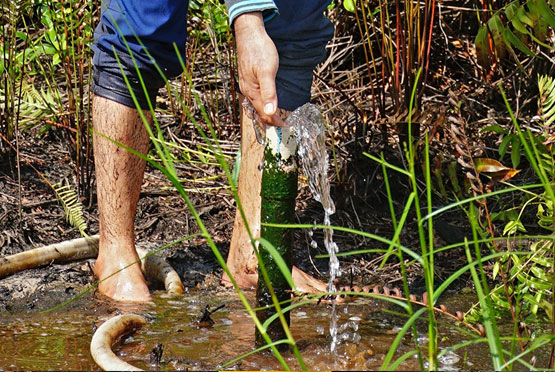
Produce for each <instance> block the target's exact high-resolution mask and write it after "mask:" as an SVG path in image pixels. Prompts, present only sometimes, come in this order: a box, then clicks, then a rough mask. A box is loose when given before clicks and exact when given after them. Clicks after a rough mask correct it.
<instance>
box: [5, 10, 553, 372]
mask: <svg viewBox="0 0 555 372" xmlns="http://www.w3.org/2000/svg"><path fill="white" fill-rule="evenodd" d="M0 8H1V9H0V27H1V33H0V256H6V255H10V254H14V253H18V252H21V251H25V250H28V249H31V248H35V247H37V246H42V245H47V244H52V243H56V242H61V241H65V240H69V239H72V238H76V237H79V236H81V235H87V234H89V235H93V234H95V233H96V231H97V228H98V222H97V218H96V213H97V212H96V199H95V198H96V196H95V178H94V167H93V159H92V156H93V154H92V146H91V140H92V135H91V118H90V112H91V105H90V102H91V95H90V92H89V86H90V76H91V51H90V48H89V46H90V44H91V41H92V37H93V31H94V27H95V25H96V23H97V22H98V19H99V15H100V13H99V11H100V1H94V0H58V1H46V0H23V1H8V0H1V1H0ZM329 16H330V18H331V19H332V21H333V22H334V24H335V26H336V35H335V37H334V39H333V40H332V42H331V43H330V45H329V46H328V50H329V55H328V58H327V60H326V61H325V62H324V63H322V64H321V65H320V66H319V67H318V68H317V69H316V71H315V79H314V84H313V95H312V102H313V103H315V104H316V105H317V106H318V107H319V108H320V110H321V111H322V113H323V114H324V116H325V118H326V121H327V124H328V136H327V145H328V149H329V155H330V163H331V167H330V170H329V175H328V176H329V179H330V180H331V193H332V197H333V199H334V201H335V205H336V213H335V214H334V215H333V218H332V224H333V231H334V240H335V241H336V243H337V245H338V247H339V254H338V255H339V258H340V264H341V271H342V275H341V276H340V277H338V279H337V283H336V287H337V288H338V290H339V291H340V292H339V293H337V295H338V296H341V297H342V298H343V299H345V300H353V299H355V301H356V304H357V305H356V309H357V313H356V316H357V317H359V318H360V319H362V320H361V324H363V325H362V326H361V327H367V328H369V327H370V326H375V325H376V324H378V323H374V322H373V321H371V319H375V318H376V315H375V314H376V311H375V308H376V307H377V306H378V307H380V309H381V308H383V310H384V311H383V312H380V314H381V315H380V316H382V317H383V318H384V319H390V320H391V319H393V320H392V322H393V323H395V324H396V326H395V327H394V331H392V332H393V337H391V339H389V343H388V346H387V347H381V348H379V350H381V352H380V353H374V352H372V353H370V352H369V351H367V352H366V354H360V353H354V354H353V353H351V354H353V355H352V356H349V355H350V354H349V350H350V349H349V348H350V347H351V345H353V344H356V342H357V341H355V339H354V338H347V339H345V340H344V342H343V345H342V346H341V348H339V349H338V350H337V354H336V358H338V359H341V358H343V359H348V358H351V357H352V358H353V359H355V358H358V357H360V358H362V359H360V358H359V359H360V363H359V364H350V365H348V364H346V365H344V366H345V368H355V367H356V368H358V369H377V368H382V369H387V370H391V369H395V368H413V369H421V370H425V369H429V370H437V369H439V368H445V365H444V364H442V361H445V358H446V357H447V356H450V355H452V353H456V354H457V355H459V356H460V358H459V359H460V361H459V360H457V364H456V368H459V369H495V370H511V369H516V370H521V369H530V370H533V369H536V368H537V369H542V370H544V369H553V368H554V363H555V296H554V293H555V273H554V268H555V245H554V238H553V234H554V232H555V189H554V182H555V160H554V157H553V155H554V154H553V151H555V149H554V147H553V144H554V143H555V132H554V130H553V129H552V128H553V125H554V124H553V123H554V121H555V80H553V77H554V75H555V74H554V66H555V65H554V63H553V62H554V60H553V58H554V56H555V53H554V48H555V34H554V28H555V1H553V0H527V1H525V0H514V1H505V0H503V1H492V0H480V1H468V0H446V1H435V0H423V1H420V2H411V1H367V0H343V1H336V2H335V4H334V5H333V6H331V7H330V9H329ZM189 24H190V30H191V31H190V37H189V44H188V47H187V55H186V56H183V57H185V58H184V59H183V66H182V67H183V70H184V73H183V74H182V75H181V76H180V77H179V78H177V79H175V80H172V81H168V82H167V84H166V87H165V89H163V92H161V94H160V96H159V98H158V100H157V102H155V105H154V106H155V107H154V106H153V110H155V118H156V120H155V123H154V126H153V127H152V128H150V136H151V140H152V141H151V142H152V145H151V151H150V152H149V154H148V157H147V160H148V162H149V166H148V169H147V175H146V176H145V182H144V185H143V191H142V193H141V200H140V202H139V210H138V215H137V226H136V234H137V240H138V241H139V244H143V245H147V246H149V247H153V246H155V247H161V246H166V245H171V247H169V248H167V249H165V250H164V251H163V254H164V255H166V256H167V258H168V260H169V261H170V262H171V263H172V264H173V265H174V266H176V270H177V272H178V273H179V274H180V276H181V277H182V280H183V281H184V285H185V287H186V288H187V290H188V291H191V292H195V291H200V290H206V289H208V290H210V291H212V292H218V291H221V290H222V289H219V285H218V282H219V280H218V278H219V277H220V275H221V272H222V267H225V259H224V257H225V254H226V253H227V249H228V247H227V245H228V242H229V240H230V236H231V228H232V226H233V210H234V203H235V198H234V196H236V188H235V185H236V180H237V169H238V166H239V164H240V157H239V156H238V151H237V150H238V143H239V141H238V136H239V124H238V123H239V117H240V106H241V105H240V101H239V94H238V91H237V89H236V86H237V84H236V78H237V77H236V75H237V70H236V66H235V64H234V61H235V60H234V53H235V52H234V44H233V35H232V33H231V32H230V30H229V26H228V24H227V19H226V13H225V7H224V6H223V5H222V4H221V3H220V2H219V1H215V0H205V1H200V0H191V1H190V14H189ZM153 104H154V103H153ZM298 187H299V196H298V198H297V202H296V219H297V220H298V224H296V225H288V226H287V228H288V229H289V230H292V231H294V239H295V242H296V243H295V244H296V249H295V252H293V254H294V257H293V261H294V264H295V265H297V266H299V267H300V268H302V269H303V270H305V271H307V272H310V273H312V274H313V275H315V276H317V277H320V278H322V279H324V280H326V279H327V274H328V273H327V270H329V268H328V266H327V255H326V250H325V249H324V248H323V246H322V244H321V242H322V241H323V236H324V234H325V229H326V227H325V226H324V225H321V224H320V221H322V212H321V207H320V206H319V205H318V204H317V203H316V202H314V201H313V200H312V199H311V196H310V192H309V190H308V186H307V182H306V178H304V177H302V176H301V177H300V179H299V186H298ZM267 227H268V228H270V227H271V228H284V226H267ZM183 237H187V238H185V239H183ZM178 239H180V240H181V241H180V242H179V243H178V244H173V245H172V244H170V243H172V242H173V241H176V240H178ZM60 267H61V266H60ZM29 272H31V273H27V274H25V275H28V276H23V274H17V275H13V276H11V277H9V278H5V279H2V280H0V311H2V312H4V313H6V314H7V315H9V316H8V317H7V318H10V317H12V318H13V317H16V318H17V315H18V313H20V314H23V310H24V311H25V312H26V313H29V312H33V311H36V310H45V309H48V308H50V307H52V306H54V305H58V304H59V302H60V301H61V300H62V299H71V298H73V297H74V295H76V294H77V293H79V292H80V291H81V289H83V288H90V285H91V284H92V283H93V282H94V278H92V277H91V274H90V271H89V269H88V267H87V264H86V263H85V264H83V263H78V264H77V265H72V266H63V268H61V269H60V268H59V267H58V265H50V266H48V267H47V268H43V269H36V270H29ZM58 276H59V278H62V279H59V278H58V279H56V278H55V277H58ZM10 280H11V281H10ZM56 280H58V282H56ZM60 281H61V283H60ZM52 283H58V284H57V286H58V287H56V286H55V285H53V284H52ZM460 292H462V293H465V296H467V297H470V298H471V299H472V303H471V304H467V303H466V302H463V301H454V303H453V301H448V299H449V298H450V296H451V295H452V294H453V293H460ZM58 294H59V296H58ZM86 295H90V296H93V295H94V294H93V291H89V292H87V294H86ZM237 295H238V297H239V298H240V299H241V300H242V304H243V305H244V306H245V307H246V308H247V310H248V314H249V317H250V318H249V322H250V324H251V326H252V323H253V322H254V323H255V325H256V326H257V328H258V329H259V331H260V330H262V331H263V330H264V329H265V328H264V327H265V325H264V324H261V322H260V321H258V319H256V317H255V312H254V310H253V308H252V305H249V301H248V298H247V297H245V295H244V294H243V293H242V292H241V291H237ZM297 295H298V296H301V297H300V298H295V299H294V301H293V302H292V303H291V304H289V303H284V304H282V309H283V311H286V312H288V311H291V312H292V311H293V310H295V311H299V309H303V306H307V307H308V308H310V309H312V310H311V312H310V315H309V316H310V317H313V318H314V317H319V316H321V312H318V311H317V310H314V309H317V308H318V306H320V307H322V308H324V307H326V306H327V305H326V304H325V301H323V298H325V297H326V296H327V295H328V294H326V293H322V294H318V295H313V296H304V295H303V294H297ZM48 296H50V297H49V299H48V300H46V297H48ZM56 296H58V297H56ZM319 299H321V300H322V301H321V302H320V301H319ZM76 303H78V302H76ZM315 303H317V304H315ZM72 306H75V304H73V305H72V304H70V305H68V308H67V311H68V312H69V311H73V310H74V308H72ZM179 306H184V305H183V303H179ZM365 306H366V308H365ZM369 307H372V309H370V308H369ZM61 311H62V313H63V311H64V310H63V308H62V310H61ZM173 313H175V309H173ZM57 314H60V313H57ZM293 314H295V313H293ZM365 314H366V315H365ZM369 314H372V315H369ZM25 316H27V314H25ZM41 316H43V315H42V314H41ZM365 316H366V317H365ZM21 317H22V318H23V317H24V315H21ZM251 318H252V320H251ZM296 318H298V315H297V316H296ZM58 320H59V319H58ZM62 320H63V319H62ZM319 322H320V321H318V324H320V323H319ZM46 324H49V323H48V322H46ZM51 324H52V326H53V327H54V322H52V323H51ZM344 324H347V322H345V323H344ZM56 327H57V326H56ZM294 327H295V326H294V322H293V325H292V328H294ZM346 327H347V326H346ZM347 328H348V327H347ZM172 329H175V330H176V332H178V331H177V329H178V327H177V326H176V327H174V328H172ZM179 329H181V328H179ZM44 332H48V329H46V330H45V331H44ZM56 332H57V331H56ZM384 332H385V331H384ZM366 334H371V332H369V331H368V332H367V333H366ZM455 334H456V336H455ZM4 335H5V334H4ZM369 337H370V336H369ZM372 337H376V338H378V337H379V336H377V335H374V336H372ZM252 340H253V344H254V332H253V333H252ZM266 341H267V340H266ZM328 341H329V339H328ZM303 342H304V341H303V333H298V332H287V338H286V339H285V340H283V341H281V343H284V344H289V345H290V346H291V347H292V349H293V351H295V353H293V354H291V355H292V356H293V357H292V358H291V355H286V356H285V357H283V356H282V355H281V354H280V353H279V352H278V351H277V349H274V353H275V358H276V360H277V361H278V364H276V365H275V366H274V368H284V369H288V368H299V369H306V368H308V369H312V368H314V369H322V368H326V367H325V365H324V366H322V365H321V364H318V363H317V362H314V361H313V360H312V359H310V363H309V362H308V361H307V363H305V360H304V359H303V352H304V351H303V350H306V345H305V347H304V348H301V347H297V346H298V344H301V346H302V344H303ZM365 342H366V343H365V344H364V345H366V346H365V347H366V348H367V350H370V349H371V346H369V345H371V344H372V342H373V341H372V339H368V340H366V341H365ZM168 343H169V344H171V340H169V341H168ZM376 343H377V341H376ZM477 345H478V346H479V348H480V349H482V350H485V349H487V351H488V352H487V356H488V359H487V362H481V363H480V364H479V367H476V364H472V363H473V360H472V355H473V353H474V352H475V350H476V349H477V347H478V346H477ZM224 346H225V345H224ZM273 346H275V345H273ZM222 347H223V346H222ZM355 349H356V348H355ZM376 349H378V348H377V347H376ZM241 350H243V349H241ZM359 351H360V350H359ZM178 352H179V351H178ZM237 356H238V355H231V354H226V357H227V358H229V359H232V358H235V357H237ZM189 357H190V358H194V356H189ZM229 359H228V360H229ZM228 360H222V361H221V364H220V365H218V366H217V367H219V366H225V365H224V363H225V362H227V361H228ZM407 362H410V363H411V364H405V363H407ZM14 363H15V362H14ZM236 363H238V362H237V360H233V362H232V363H230V364H229V366H232V368H233V366H235V367H234V368H241V367H240V364H236ZM11 365H14V366H16V367H12V368H18V367H17V364H6V365H1V364H0V369H10V366H11ZM21 365H23V364H20V366H21ZM38 366H40V367H41V368H43V369H47V366H44V365H38ZM85 366H86V367H87V368H91V367H90V366H89V365H86V364H85ZM237 366H239V367H237ZM245 366H251V367H252V366H253V365H249V364H246V365H245ZM257 366H259V367H260V364H258V365H257ZM335 366H337V365H335ZM210 367H211V368H215V367H216V365H210ZM19 368H20V369H21V368H27V369H33V367H32V366H29V365H25V367H19ZM75 368H79V367H78V366H76V367H75ZM146 368H153V367H152V366H150V367H148V366H147V367H146ZM167 368H170V369H177V366H176V365H168V366H167ZM185 368H192V369H202V368H203V365H202V364H200V365H197V364H194V363H193V364H187V365H186V367H185ZM337 368H339V367H337Z"/></svg>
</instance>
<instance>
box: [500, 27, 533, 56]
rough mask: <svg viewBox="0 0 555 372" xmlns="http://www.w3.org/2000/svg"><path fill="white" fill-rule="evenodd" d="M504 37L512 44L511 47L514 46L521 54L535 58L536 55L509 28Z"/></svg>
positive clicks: (506, 29)
mask: <svg viewBox="0 0 555 372" xmlns="http://www.w3.org/2000/svg"><path fill="white" fill-rule="evenodd" d="M504 36H505V39H506V40H507V41H508V42H510V43H511V45H514V46H515V47H516V48H517V49H518V50H520V51H521V52H523V53H525V54H527V55H529V56H530V57H534V56H535V55H536V54H535V53H534V52H532V51H531V50H530V49H529V48H528V47H527V46H526V45H525V44H524V43H523V42H522V40H520V39H519V38H518V37H516V35H515V34H514V33H513V32H512V31H511V30H510V29H509V28H505V31H504Z"/></svg>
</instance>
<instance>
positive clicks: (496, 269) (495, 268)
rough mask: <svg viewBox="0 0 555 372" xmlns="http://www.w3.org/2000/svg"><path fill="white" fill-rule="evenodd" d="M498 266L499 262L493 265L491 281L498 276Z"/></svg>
mask: <svg viewBox="0 0 555 372" xmlns="http://www.w3.org/2000/svg"><path fill="white" fill-rule="evenodd" d="M500 266H501V264H500V263H499V261H497V262H496V263H495V264H494V265H493V272H492V276H493V279H495V278H497V274H499V267H500Z"/></svg>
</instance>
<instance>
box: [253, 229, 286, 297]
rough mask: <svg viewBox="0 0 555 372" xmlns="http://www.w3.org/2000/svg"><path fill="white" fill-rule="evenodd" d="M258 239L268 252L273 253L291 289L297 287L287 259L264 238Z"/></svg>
mask: <svg viewBox="0 0 555 372" xmlns="http://www.w3.org/2000/svg"><path fill="white" fill-rule="evenodd" d="M257 240H258V241H259V242H260V245H262V247H263V248H264V249H266V250H267V251H268V253H270V255H272V258H273V259H274V261H275V263H276V265H277V266H278V268H279V271H281V274H282V275H283V277H284V278H285V280H287V283H288V284H289V286H290V287H291V289H293V290H294V289H296V287H295V284H294V283H293V277H292V276H291V269H290V268H289V266H287V264H286V263H285V260H284V259H283V257H281V255H280V254H279V252H278V251H277V249H276V248H275V247H274V246H273V245H272V244H271V243H270V242H269V241H267V240H266V239H264V238H258V239H257Z"/></svg>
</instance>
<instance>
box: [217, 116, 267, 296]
mask: <svg viewBox="0 0 555 372" xmlns="http://www.w3.org/2000/svg"><path fill="white" fill-rule="evenodd" d="M263 156H264V147H263V146H261V145H260V144H259V143H258V142H257V140H256V134H255V132H254V128H253V125H252V120H251V119H249V118H248V117H247V115H246V113H245V111H244V110H243V111H242V113H241V168H240V169H239V181H238V186H237V187H238V189H237V193H238V194H239V200H240V201H241V205H242V207H243V210H244V212H245V219H246V223H247V224H248V226H249V228H250V230H251V233H252V236H253V238H258V237H259V236H260V185H261V180H262V172H261V171H260V170H259V166H260V163H261V162H262V157H263ZM227 266H228V267H229V270H230V271H231V275H233V277H234V278H235V280H236V281H237V284H238V285H239V287H241V288H255V287H256V283H257V282H258V271H257V267H258V261H257V260H256V256H255V254H254V250H253V248H252V244H251V242H250V238H249V234H248V232H247V228H246V227H245V221H243V218H242V217H241V213H240V212H239V209H238V208H237V209H236V211H235V223H234V225H233V234H232V236H231V244H230V248H229V255H228V257H227ZM222 283H223V284H224V285H226V286H229V285H231V282H230V281H229V278H228V276H227V274H226V273H225V272H224V275H223V277H222Z"/></svg>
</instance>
